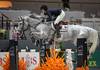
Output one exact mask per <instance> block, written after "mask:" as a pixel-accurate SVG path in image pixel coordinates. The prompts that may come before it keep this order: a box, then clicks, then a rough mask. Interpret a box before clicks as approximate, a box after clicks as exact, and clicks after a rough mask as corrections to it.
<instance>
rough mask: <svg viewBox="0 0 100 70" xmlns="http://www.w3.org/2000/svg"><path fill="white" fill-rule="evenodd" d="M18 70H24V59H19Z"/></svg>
mask: <svg viewBox="0 0 100 70" xmlns="http://www.w3.org/2000/svg"><path fill="white" fill-rule="evenodd" d="M18 70H26V61H25V60H24V58H22V59H19V62H18Z"/></svg>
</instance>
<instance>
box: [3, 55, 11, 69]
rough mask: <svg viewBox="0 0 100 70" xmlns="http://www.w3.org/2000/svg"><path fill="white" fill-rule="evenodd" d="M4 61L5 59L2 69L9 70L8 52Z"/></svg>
mask: <svg viewBox="0 0 100 70" xmlns="http://www.w3.org/2000/svg"><path fill="white" fill-rule="evenodd" d="M4 61H5V63H4V64H3V65H2V67H3V70H10V56H9V54H6V57H5V60H4Z"/></svg>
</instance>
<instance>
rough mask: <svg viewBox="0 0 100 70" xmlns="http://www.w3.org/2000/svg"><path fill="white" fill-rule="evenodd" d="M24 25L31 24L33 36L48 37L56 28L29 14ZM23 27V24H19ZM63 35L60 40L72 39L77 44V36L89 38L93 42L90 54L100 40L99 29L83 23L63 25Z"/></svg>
mask: <svg viewBox="0 0 100 70" xmlns="http://www.w3.org/2000/svg"><path fill="white" fill-rule="evenodd" d="M23 19H24V25H25V26H26V28H27V26H28V25H30V27H31V28H30V30H31V32H32V34H33V36H36V37H38V38H48V37H49V36H50V38H51V35H52V33H53V32H54V31H55V29H53V28H52V26H51V24H52V23H51V24H50V23H49V24H45V23H40V21H41V20H39V19H33V18H30V17H28V16H25V17H24V18H23ZM19 27H21V26H19ZM60 34H61V37H60V38H58V39H57V40H58V41H60V42H61V41H69V40H71V41H72V42H73V43H74V44H75V45H76V43H77V38H87V42H88V43H92V45H91V48H90V49H89V54H91V53H94V52H95V49H96V47H97V42H98V32H97V30H95V29H93V28H90V27H86V26H82V25H62V26H61V29H60Z"/></svg>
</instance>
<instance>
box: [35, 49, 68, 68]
mask: <svg viewBox="0 0 100 70" xmlns="http://www.w3.org/2000/svg"><path fill="white" fill-rule="evenodd" d="M51 54H52V55H53V56H51V57H48V56H47V57H46V62H45V63H43V64H42V65H41V66H38V67H36V68H35V70H68V66H67V65H65V63H64V59H63V58H61V57H57V54H58V53H57V52H56V51H55V50H54V49H53V50H51Z"/></svg>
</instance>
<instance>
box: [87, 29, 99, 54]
mask: <svg viewBox="0 0 100 70" xmlns="http://www.w3.org/2000/svg"><path fill="white" fill-rule="evenodd" d="M90 42H92V46H91V48H90V49H89V53H90V54H91V53H94V52H95V50H96V48H97V44H98V32H97V31H96V30H94V31H92V32H91V33H90Z"/></svg>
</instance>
